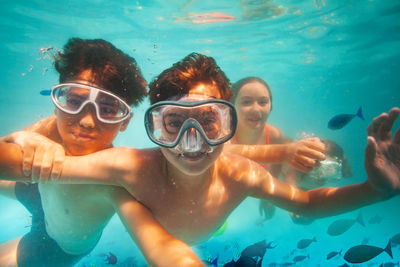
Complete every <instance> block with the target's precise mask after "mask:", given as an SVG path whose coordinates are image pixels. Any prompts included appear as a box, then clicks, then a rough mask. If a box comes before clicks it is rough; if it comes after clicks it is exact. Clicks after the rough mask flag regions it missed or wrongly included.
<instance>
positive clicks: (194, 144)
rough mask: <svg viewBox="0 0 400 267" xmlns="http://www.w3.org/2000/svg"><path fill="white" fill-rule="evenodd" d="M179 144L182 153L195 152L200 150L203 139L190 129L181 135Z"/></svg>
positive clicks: (194, 130)
mask: <svg viewBox="0 0 400 267" xmlns="http://www.w3.org/2000/svg"><path fill="white" fill-rule="evenodd" d="M181 142H182V149H183V151H185V152H197V151H200V150H201V147H202V145H203V138H202V137H201V135H200V133H199V132H198V131H197V130H196V129H195V128H190V129H187V130H186V131H185V133H184V134H183V136H182V141H181Z"/></svg>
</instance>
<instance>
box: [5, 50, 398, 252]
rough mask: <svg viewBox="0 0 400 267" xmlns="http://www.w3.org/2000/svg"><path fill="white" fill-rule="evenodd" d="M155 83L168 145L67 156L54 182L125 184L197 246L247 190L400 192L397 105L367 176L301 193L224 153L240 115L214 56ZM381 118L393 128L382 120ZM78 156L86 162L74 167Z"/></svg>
mask: <svg viewBox="0 0 400 267" xmlns="http://www.w3.org/2000/svg"><path fill="white" fill-rule="evenodd" d="M149 87H150V100H151V104H152V106H151V107H150V108H149V110H148V111H147V112H146V129H147V132H148V134H149V137H150V139H151V140H152V141H153V142H155V143H157V144H158V145H160V146H161V147H158V148H153V149H143V150H137V149H130V148H111V149H108V150H104V151H99V152H97V153H94V154H92V155H87V156H82V157H67V158H66V159H65V161H64V165H63V168H62V172H61V175H60V177H58V176H57V177H52V178H51V179H50V180H49V182H55V183H57V182H60V183H97V184H111V185H115V186H121V187H124V188H126V189H127V191H129V193H130V194H131V195H133V196H134V197H135V198H136V199H137V200H138V201H140V202H141V203H142V204H143V205H145V206H146V207H148V208H149V209H150V210H151V211H152V213H153V215H154V216H155V217H156V218H157V220H158V221H159V222H160V223H161V224H162V225H163V226H164V227H165V228H166V229H167V231H168V232H169V233H171V234H172V235H174V236H175V237H177V238H179V239H181V240H183V241H185V242H187V243H190V244H192V243H197V242H199V241H202V240H205V239H207V238H208V237H210V236H211V235H212V233H213V232H214V231H215V230H216V229H218V227H219V226H221V224H222V223H223V222H224V220H225V219H226V218H227V216H228V215H229V214H230V213H231V212H232V211H233V210H234V209H235V208H236V207H237V206H238V205H239V204H240V203H241V201H242V200H243V199H245V198H246V197H248V196H252V197H256V198H262V199H268V200H270V201H271V202H273V203H274V204H275V205H277V206H279V207H282V208H285V209H288V210H291V211H293V212H296V213H301V214H307V215H308V216H328V215H334V214H338V213H341V212H346V211H349V210H352V209H356V208H359V207H361V206H364V205H367V204H372V203H375V202H377V201H381V200H386V199H389V198H391V197H392V196H394V195H396V194H398V193H399V192H400V181H399V177H400V176H399V173H400V166H399V162H400V161H399V158H398V157H399V156H400V153H397V154H396V153H395V154H394V157H395V158H387V157H386V156H385V152H386V151H387V150H388V149H389V150H391V151H394V150H395V151H397V152H399V151H400V145H399V142H400V131H397V133H396V135H395V139H394V140H393V141H392V139H391V137H390V136H389V135H388V134H387V133H388V131H390V129H391V127H392V125H393V123H394V121H395V120H396V118H397V116H398V115H399V113H400V110H399V109H393V110H392V111H391V112H390V113H389V115H382V116H380V117H378V119H376V120H374V121H373V122H372V124H371V127H370V131H369V134H370V137H369V145H368V148H367V153H366V169H367V173H368V180H367V181H366V182H364V183H360V184H354V185H351V186H345V187H339V188H318V189H314V190H311V191H303V190H300V189H298V188H296V187H294V186H291V185H289V184H286V183H284V182H281V181H279V180H277V179H275V178H274V177H272V176H271V175H270V173H269V172H268V171H267V170H265V169H264V168H262V167H261V166H260V165H259V164H257V163H255V162H253V161H251V160H248V159H246V158H244V157H241V156H239V155H234V154H230V153H224V152H223V151H222V150H223V143H224V142H226V141H227V140H228V139H229V138H230V137H231V136H232V135H233V134H234V130H235V129H234V127H235V123H236V118H235V116H236V115H235V112H234V110H233V109H232V107H231V105H230V104H229V103H227V102H226V101H228V100H229V99H230V97H231V91H230V88H229V81H228V79H227V78H226V76H225V75H224V73H223V72H222V71H221V70H220V69H219V67H218V66H217V65H216V63H215V61H214V60H213V59H212V58H210V57H206V56H204V55H200V54H195V53H193V54H190V55H189V56H187V57H185V58H184V59H183V60H182V61H180V62H178V63H176V64H174V65H173V66H172V67H171V68H169V69H167V70H165V71H164V72H162V73H161V74H160V75H159V76H158V77H157V79H155V80H154V81H153V82H152V83H151V84H150V86H149ZM164 101H166V102H164ZM382 124H385V126H386V127H380V125H382ZM0 151H1V152H2V153H0V155H2V154H4V153H9V148H8V147H5V146H4V147H3V148H1V147H0ZM17 155H18V156H17V157H16V160H11V162H10V160H9V159H7V158H5V157H1V158H0V170H2V172H6V174H8V176H10V175H11V174H10V173H9V172H10V171H6V170H4V169H5V167H4V165H5V164H11V165H13V166H16V167H20V164H21V158H22V155H21V152H19V154H18V153H17ZM377 157H379V159H380V160H379V161H377ZM14 158H15V157H14ZM110 159H112V160H110ZM78 164H79V166H82V167H80V168H76V166H78ZM387 166H390V168H388V167H387ZM55 171H56V173H57V170H55ZM0 174H2V173H1V172H0ZM17 176H18V175H17ZM19 177H20V178H19V179H26V178H23V177H21V176H19ZM34 178H35V177H34ZM41 178H44V179H46V178H47V177H46V175H42V177H41Z"/></svg>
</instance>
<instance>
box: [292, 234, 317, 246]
mask: <svg viewBox="0 0 400 267" xmlns="http://www.w3.org/2000/svg"><path fill="white" fill-rule="evenodd" d="M312 242H317V238H316V237H315V236H314V238H313V239H307V238H306V239H302V240H300V241H299V242H298V243H297V248H299V249H303V248H306V247H308V246H309V245H310V244H311V243H312Z"/></svg>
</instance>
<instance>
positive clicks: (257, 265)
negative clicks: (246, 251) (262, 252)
mask: <svg viewBox="0 0 400 267" xmlns="http://www.w3.org/2000/svg"><path fill="white" fill-rule="evenodd" d="M262 260H263V259H262V258H261V260H259V261H258V262H257V260H256V259H255V258H253V257H247V256H240V258H239V259H238V260H237V261H236V262H235V261H234V260H232V261H230V262H228V263H225V264H224V267H261V265H262Z"/></svg>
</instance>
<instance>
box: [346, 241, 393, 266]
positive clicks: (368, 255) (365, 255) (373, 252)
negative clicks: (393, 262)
mask: <svg viewBox="0 0 400 267" xmlns="http://www.w3.org/2000/svg"><path fill="white" fill-rule="evenodd" d="M384 251H385V252H386V253H387V254H389V256H390V257H391V258H392V259H393V255H392V247H391V243H390V240H389V242H388V244H387V246H386V247H385V248H384V249H383V248H379V247H375V246H370V245H357V246H354V247H352V248H350V249H349V250H347V252H346V253H345V254H344V259H345V260H346V261H347V262H350V263H363V262H366V261H369V260H370V259H373V258H375V257H376V256H378V255H379V254H381V253H382V252H384Z"/></svg>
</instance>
